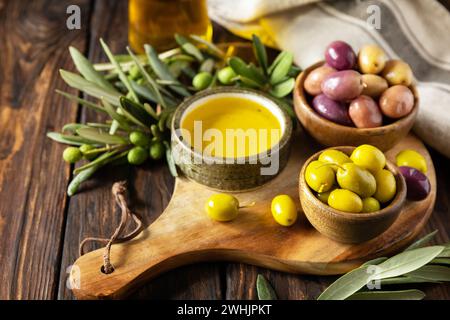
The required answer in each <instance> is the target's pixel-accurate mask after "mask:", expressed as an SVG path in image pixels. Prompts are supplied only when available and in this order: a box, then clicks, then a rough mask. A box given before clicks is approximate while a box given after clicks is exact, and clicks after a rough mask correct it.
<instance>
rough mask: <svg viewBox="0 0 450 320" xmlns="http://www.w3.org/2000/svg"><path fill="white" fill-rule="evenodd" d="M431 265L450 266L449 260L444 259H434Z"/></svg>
mask: <svg viewBox="0 0 450 320" xmlns="http://www.w3.org/2000/svg"><path fill="white" fill-rule="evenodd" d="M430 263H432V264H445V265H450V259H446V258H435V259H433V260H431V262H430Z"/></svg>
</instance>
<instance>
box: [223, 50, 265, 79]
mask: <svg viewBox="0 0 450 320" xmlns="http://www.w3.org/2000/svg"><path fill="white" fill-rule="evenodd" d="M228 65H229V66H230V67H231V68H232V69H233V71H234V72H235V73H236V74H238V75H240V76H241V77H244V78H247V79H248V80H251V81H252V82H254V83H256V84H257V85H259V86H263V85H264V84H265V82H266V81H265V78H264V75H263V74H262V73H261V72H260V71H259V70H258V69H257V68H256V67H255V66H254V65H252V64H249V65H247V64H246V63H245V62H244V60H242V59H241V58H239V57H232V58H230V59H229V60H228Z"/></svg>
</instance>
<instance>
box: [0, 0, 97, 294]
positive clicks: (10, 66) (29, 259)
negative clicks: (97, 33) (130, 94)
mask: <svg viewBox="0 0 450 320" xmlns="http://www.w3.org/2000/svg"><path fill="white" fill-rule="evenodd" d="M69 3H70V4H72V3H73V4H77V5H79V6H80V7H81V8H82V10H83V11H84V12H85V13H86V14H87V16H89V6H88V4H89V2H88V1H86V0H79V1H53V2H49V1H2V2H0V136H1V138H0V141H1V145H0V194H1V199H0V239H1V245H0V261H1V262H0V282H1V285H0V298H1V299H51V298H54V297H55V290H56V288H57V285H58V280H59V279H58V275H59V268H60V262H59V260H60V254H61V244H62V243H61V241H62V240H63V239H62V234H63V232H62V231H63V230H64V220H65V208H66V205H67V198H66V195H65V189H66V186H67V183H68V179H69V175H70V174H69V166H68V165H66V164H65V163H64V162H62V161H61V152H62V150H63V146H61V145H57V144H55V143H52V142H51V141H50V140H49V139H48V138H47V137H46V135H45V134H46V132H47V131H49V130H59V129H60V128H61V126H62V125H63V124H64V123H66V122H71V121H74V120H75V118H76V113H77V108H76V107H74V106H72V104H71V103H70V102H68V101H66V100H63V99H62V98H61V97H60V96H57V95H55V94H54V93H53V92H54V90H55V88H62V89H66V86H65V85H64V84H63V81H62V80H61V79H60V78H59V76H58V75H57V71H58V69H59V68H72V62H71V59H70V57H69V56H68V55H67V46H68V45H70V44H75V45H77V46H78V47H80V48H83V47H84V46H85V39H86V36H85V35H86V33H87V30H86V29H81V30H76V31H71V32H69V31H68V30H67V28H66V14H65V12H66V7H67V6H68V5H69Z"/></svg>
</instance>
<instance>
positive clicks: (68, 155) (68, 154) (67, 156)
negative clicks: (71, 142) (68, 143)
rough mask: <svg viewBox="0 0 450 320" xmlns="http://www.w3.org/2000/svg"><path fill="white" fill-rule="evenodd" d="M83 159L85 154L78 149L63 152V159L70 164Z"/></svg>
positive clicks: (73, 148) (67, 149)
mask: <svg viewBox="0 0 450 320" xmlns="http://www.w3.org/2000/svg"><path fill="white" fill-rule="evenodd" d="M81 158H83V153H81V151H80V149H78V148H76V147H67V148H66V149H64V152H63V159H64V161H66V162H68V163H75V162H77V161H80V160H81Z"/></svg>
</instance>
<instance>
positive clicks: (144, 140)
mask: <svg viewBox="0 0 450 320" xmlns="http://www.w3.org/2000/svg"><path fill="white" fill-rule="evenodd" d="M129 138H130V142H131V143H132V144H134V145H135V146H139V147H146V146H148V145H149V144H150V136H148V135H147V134H145V133H143V132H141V131H133V132H131V133H130V136H129Z"/></svg>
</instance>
